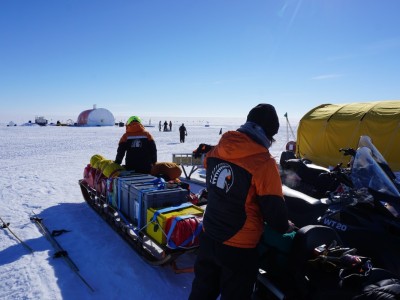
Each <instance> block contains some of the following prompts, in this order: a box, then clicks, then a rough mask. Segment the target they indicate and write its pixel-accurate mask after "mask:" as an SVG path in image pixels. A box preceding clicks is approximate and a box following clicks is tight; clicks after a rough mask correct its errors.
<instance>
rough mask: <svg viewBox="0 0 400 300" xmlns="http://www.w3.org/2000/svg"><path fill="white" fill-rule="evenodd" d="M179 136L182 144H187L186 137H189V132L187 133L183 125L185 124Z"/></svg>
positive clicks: (180, 129)
mask: <svg viewBox="0 0 400 300" xmlns="http://www.w3.org/2000/svg"><path fill="white" fill-rule="evenodd" d="M179 136H180V142H181V143H184V142H185V136H187V131H186V127H185V124H183V123H182V125H181V126H180V127H179Z"/></svg>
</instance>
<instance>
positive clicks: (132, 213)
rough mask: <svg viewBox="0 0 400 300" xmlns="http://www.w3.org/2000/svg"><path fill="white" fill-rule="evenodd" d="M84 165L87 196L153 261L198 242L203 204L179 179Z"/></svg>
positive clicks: (172, 258)
mask: <svg viewBox="0 0 400 300" xmlns="http://www.w3.org/2000/svg"><path fill="white" fill-rule="evenodd" d="M93 173H99V170H98V169H95V168H93V167H91V166H90V165H88V166H86V168H85V170H84V178H83V179H81V180H79V185H80V188H81V191H82V195H83V197H84V199H85V201H86V202H87V203H88V204H89V205H90V207H92V208H93V209H94V210H95V211H96V212H97V213H98V214H99V215H100V216H101V217H102V218H103V219H104V220H105V221H106V222H107V223H108V224H109V225H110V226H111V227H112V228H113V229H114V230H115V231H116V232H117V233H118V234H119V235H120V236H121V237H122V238H124V240H125V241H127V242H128V244H129V245H130V246H131V247H132V248H133V249H134V250H135V251H136V252H137V253H139V254H140V255H141V256H142V257H143V259H144V260H145V261H147V262H148V263H149V264H151V265H166V264H171V265H172V266H173V267H174V269H175V272H177V273H179V272H182V269H178V268H177V266H176V259H177V258H178V257H179V256H181V255H182V254H185V253H190V252H194V251H195V250H196V249H197V248H198V243H199V242H198V235H199V233H200V231H201V228H202V216H203V213H204V210H203V209H202V208H200V207H198V206H196V205H194V204H193V203H191V202H190V199H191V198H190V197H189V195H190V191H189V189H188V185H187V184H184V183H180V182H179V180H175V181H168V182H165V180H164V179H163V178H160V177H156V176H152V175H149V174H139V173H133V172H130V171H123V170H119V172H118V173H116V174H114V175H113V176H110V177H106V176H104V174H103V176H100V175H98V174H95V175H93ZM188 270H190V268H189V269H187V270H185V271H188Z"/></svg>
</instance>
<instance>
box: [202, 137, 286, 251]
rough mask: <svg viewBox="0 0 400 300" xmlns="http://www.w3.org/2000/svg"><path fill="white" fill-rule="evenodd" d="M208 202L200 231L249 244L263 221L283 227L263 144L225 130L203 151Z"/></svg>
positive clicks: (276, 182) (276, 178) (273, 170)
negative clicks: (214, 142)
mask: <svg viewBox="0 0 400 300" xmlns="http://www.w3.org/2000/svg"><path fill="white" fill-rule="evenodd" d="M204 166H205V167H206V170H207V172H206V182H207V190H208V202H207V208H206V212H205V214H204V220H203V225H204V231H205V232H206V234H207V235H208V236H210V237H211V238H212V239H214V240H217V241H219V242H221V243H224V244H226V245H229V246H233V247H238V248H254V247H256V245H257V244H258V242H259V240H260V237H261V234H262V232H263V228H264V221H266V222H267V223H268V225H269V226H270V227H272V228H273V229H275V230H277V231H278V232H281V233H284V232H286V230H287V229H288V219H287V210H286V205H285V202H284V198H283V193H282V183H281V179H280V175H279V171H278V167H277V164H276V161H275V159H274V158H272V157H271V155H270V153H269V151H268V149H267V148H266V147H264V146H262V145H260V144H258V143H256V142H255V141H254V140H253V139H251V138H250V137H249V136H248V135H246V134H245V133H242V132H239V131H228V132H226V133H225V134H223V135H222V137H221V139H220V141H219V143H218V145H217V146H215V147H214V148H213V149H212V150H211V151H209V152H208V153H207V156H206V159H205V162H204Z"/></svg>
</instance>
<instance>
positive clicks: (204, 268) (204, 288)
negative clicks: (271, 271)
mask: <svg viewBox="0 0 400 300" xmlns="http://www.w3.org/2000/svg"><path fill="white" fill-rule="evenodd" d="M258 262H259V259H258V252H257V250H256V248H253V249H247V248H236V247H230V246H227V245H224V244H221V243H219V242H216V241H214V240H212V239H211V238H209V237H208V236H207V234H206V233H202V235H201V236H200V247H199V252H198V256H197V259H196V262H195V265H194V275H195V278H194V280H193V283H192V291H191V293H190V296H189V299H190V300H197V299H198V300H208V299H210V300H211V299H217V297H218V296H219V295H221V300H234V299H238V300H246V299H251V294H252V292H253V287H254V283H255V281H256V279H257V273H258Z"/></svg>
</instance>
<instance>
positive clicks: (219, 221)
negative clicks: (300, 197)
mask: <svg viewBox="0 0 400 300" xmlns="http://www.w3.org/2000/svg"><path fill="white" fill-rule="evenodd" d="M278 129H279V120H278V116H277V114H276V111H275V108H274V107H273V106H272V105H270V104H259V105H257V106H256V107H254V108H253V109H251V110H250V112H249V114H248V116H247V121H246V123H245V124H243V125H242V126H241V127H240V128H239V129H237V130H236V131H228V132H225V133H224V134H223V135H222V136H221V139H220V141H219V143H218V144H217V145H216V146H215V147H213V148H212V149H211V150H210V151H209V152H208V153H207V155H206V157H205V160H204V167H205V168H206V186H207V191H208V198H207V208H206V211H205V214H204V219H203V232H202V234H201V236H200V246H199V252H198V255H197V258H196V262H195V265H194V274H195V277H194V279H193V283H192V290H191V293H190V296H189V299H190V300H196V299H217V298H218V296H221V299H240V300H246V299H251V294H252V291H253V286H254V283H255V281H256V279H257V274H258V263H259V257H258V252H257V245H258V243H259V241H260V239H261V236H262V233H263V230H264V222H266V223H267V224H268V226H269V227H270V228H272V229H274V230H276V231H277V232H279V233H285V232H290V231H292V230H293V227H294V225H293V224H292V223H291V222H290V221H289V220H288V217H287V208H286V205H285V201H284V198H283V192H282V183H281V179H280V174H279V170H278V167H277V163H276V161H275V159H274V158H273V157H272V156H271V154H270V152H269V148H270V146H271V144H272V142H273V141H274V139H273V136H274V135H275V134H276V133H277V132H278Z"/></svg>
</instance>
